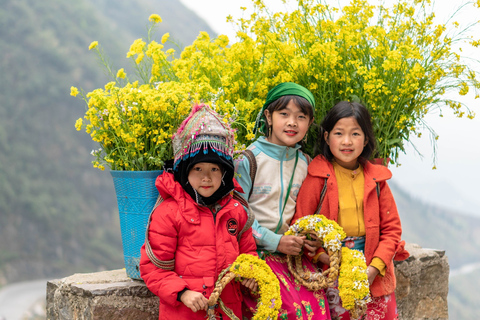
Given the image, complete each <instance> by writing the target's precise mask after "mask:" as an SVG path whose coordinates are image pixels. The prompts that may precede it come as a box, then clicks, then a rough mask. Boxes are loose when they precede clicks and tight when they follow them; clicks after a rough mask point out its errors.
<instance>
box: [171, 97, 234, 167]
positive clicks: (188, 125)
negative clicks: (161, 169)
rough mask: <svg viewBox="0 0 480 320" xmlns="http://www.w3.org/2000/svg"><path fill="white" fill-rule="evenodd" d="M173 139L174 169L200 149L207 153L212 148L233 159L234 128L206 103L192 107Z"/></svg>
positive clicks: (228, 158)
mask: <svg viewBox="0 0 480 320" xmlns="http://www.w3.org/2000/svg"><path fill="white" fill-rule="evenodd" d="M172 139H173V152H174V164H173V169H174V170H176V169H177V167H178V164H179V162H180V161H182V160H185V159H187V158H189V157H194V156H195V155H197V154H198V153H199V152H200V150H203V152H204V153H205V154H206V153H207V150H208V149H211V150H212V151H213V152H215V153H216V154H218V155H219V156H221V157H223V158H225V159H227V160H231V159H233V158H232V157H233V150H234V141H235V140H234V135H233V130H232V128H231V127H230V125H229V124H228V123H225V122H224V121H223V119H222V117H221V116H220V115H219V114H218V113H216V112H215V111H214V110H212V109H211V108H210V107H209V106H208V105H206V104H200V105H195V106H194V107H193V108H192V111H191V112H190V115H189V116H188V117H187V118H186V119H185V120H184V121H183V122H182V124H181V126H180V128H179V129H178V131H177V132H176V133H175V135H174V136H173V138H172Z"/></svg>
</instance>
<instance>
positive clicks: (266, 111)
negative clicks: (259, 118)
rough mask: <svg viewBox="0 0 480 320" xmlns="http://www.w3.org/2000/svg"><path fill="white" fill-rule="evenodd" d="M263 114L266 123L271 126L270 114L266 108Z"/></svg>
mask: <svg viewBox="0 0 480 320" xmlns="http://www.w3.org/2000/svg"><path fill="white" fill-rule="evenodd" d="M263 114H264V115H265V118H266V119H267V123H268V125H269V126H271V125H272V114H271V113H270V111H268V110H267V109H265V111H264V112H263Z"/></svg>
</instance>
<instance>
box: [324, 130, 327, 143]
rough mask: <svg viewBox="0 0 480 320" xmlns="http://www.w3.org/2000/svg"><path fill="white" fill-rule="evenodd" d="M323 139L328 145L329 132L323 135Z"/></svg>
mask: <svg viewBox="0 0 480 320" xmlns="http://www.w3.org/2000/svg"><path fill="white" fill-rule="evenodd" d="M323 138H324V139H325V142H326V143H327V144H328V131H325V132H324V133H323Z"/></svg>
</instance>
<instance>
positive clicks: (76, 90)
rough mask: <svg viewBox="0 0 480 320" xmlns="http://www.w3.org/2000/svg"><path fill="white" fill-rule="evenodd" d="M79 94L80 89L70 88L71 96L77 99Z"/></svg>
mask: <svg viewBox="0 0 480 320" xmlns="http://www.w3.org/2000/svg"><path fill="white" fill-rule="evenodd" d="M77 94H78V89H77V88H76V87H73V86H72V87H70V95H71V96H74V97H76V96H77Z"/></svg>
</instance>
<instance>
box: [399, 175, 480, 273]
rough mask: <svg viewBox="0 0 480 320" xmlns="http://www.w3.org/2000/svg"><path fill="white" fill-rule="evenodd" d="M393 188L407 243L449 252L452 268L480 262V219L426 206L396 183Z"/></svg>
mask: <svg viewBox="0 0 480 320" xmlns="http://www.w3.org/2000/svg"><path fill="white" fill-rule="evenodd" d="M390 186H391V188H392V192H393V194H394V195H395V201H396V203H397V207H398V210H399V213H400V216H401V219H402V227H403V238H404V239H405V240H406V241H407V242H412V243H417V244H419V245H421V246H422V247H424V248H436V249H442V250H445V251H446V255H447V256H448V261H449V264H450V268H452V269H454V268H458V267H460V266H462V265H464V264H467V263H472V262H479V261H480V255H479V249H478V248H479V247H480V218H478V217H474V216H470V215H466V214H462V213H461V212H454V211H452V210H444V209H442V208H439V207H435V206H432V205H428V204H425V203H423V202H421V201H420V200H418V199H416V198H414V197H413V196H411V195H409V194H408V193H407V192H406V191H405V190H401V189H399V188H398V187H397V186H396V185H395V184H394V183H390ZM432 201H434V199H432Z"/></svg>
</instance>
